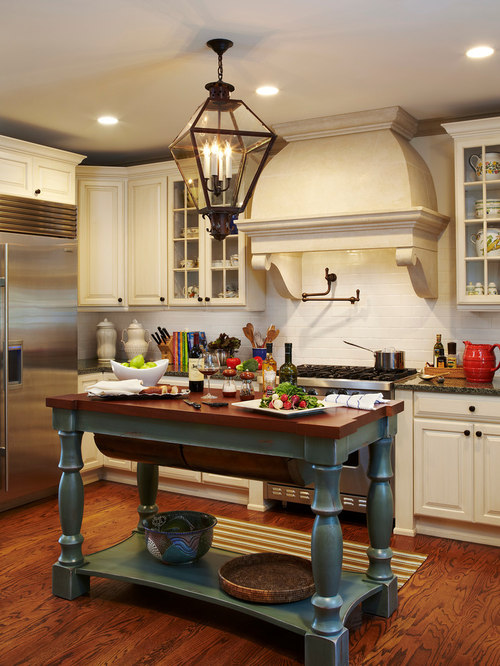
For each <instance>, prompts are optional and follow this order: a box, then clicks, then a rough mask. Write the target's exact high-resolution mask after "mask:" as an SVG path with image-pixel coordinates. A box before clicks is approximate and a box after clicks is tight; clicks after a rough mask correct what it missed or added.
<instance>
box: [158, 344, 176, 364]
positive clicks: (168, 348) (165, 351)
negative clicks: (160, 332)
mask: <svg viewBox="0 0 500 666" xmlns="http://www.w3.org/2000/svg"><path fill="white" fill-rule="evenodd" d="M158 349H159V350H160V352H161V357H162V358H168V362H169V364H171V363H173V362H174V353H173V351H172V338H170V339H169V340H168V342H162V343H161V344H159V345H158Z"/></svg>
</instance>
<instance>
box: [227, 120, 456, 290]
mask: <svg viewBox="0 0 500 666" xmlns="http://www.w3.org/2000/svg"><path fill="white" fill-rule="evenodd" d="M274 129H275V131H276V132H278V133H279V134H280V135H281V136H283V137H284V138H285V139H286V140H287V141H288V144H287V145H286V146H285V148H283V150H282V151H281V152H280V153H279V154H278V155H275V156H274V157H273V159H272V160H271V161H270V162H269V164H268V165H267V166H266V168H265V169H264V171H263V173H262V174H261V178H260V181H259V183H258V185H257V188H256V191H255V194H254V200H253V202H252V212H251V215H252V217H251V218H249V219H242V220H238V228H239V229H240V230H241V231H243V232H245V233H246V234H247V235H248V236H250V238H251V251H252V255H253V259H252V265H253V266H254V268H256V269H262V270H268V271H270V274H271V275H272V277H273V280H274V282H275V285H276V287H277V289H278V292H279V293H281V294H282V295H284V296H286V297H287V298H293V299H295V298H300V297H301V291H302V290H301V256H302V253H303V252H311V251H325V250H353V249H356V250H359V249H372V248H382V247H385V248H387V247H391V248H396V263H397V265H398V266H406V267H407V268H408V271H409V274H410V278H411V280H412V284H413V287H414V289H415V291H416V293H417V294H418V295H419V296H421V297H422V298H437V240H438V238H439V237H440V235H441V234H442V232H443V231H444V229H445V228H446V225H447V224H448V222H449V218H448V217H446V216H445V215H441V214H440V213H438V212H437V211H436V210H435V209H436V207H437V203H436V193H435V190H434V183H433V181H432V177H431V174H430V171H429V169H428V167H427V165H426V164H425V162H424V160H423V159H422V157H421V156H420V154H419V153H418V152H417V151H416V150H415V149H414V148H413V146H411V145H410V143H409V139H410V138H411V137H413V136H414V134H415V132H416V129H417V121H416V120H415V119H414V118H413V117H412V116H410V115H409V114H408V113H407V112H406V111H404V110H403V109H401V108H400V107H388V108H385V109H376V110H373V111H362V112H358V113H353V114H343V115H340V116H331V117H327V118H315V119H309V120H301V121H297V122H291V123H282V124H280V125H277V126H275V127H274ZM285 253H292V259H290V260H288V261H284V260H283V258H282V257H281V258H279V257H278V255H281V254H285ZM280 281H281V282H282V284H279V282H280ZM285 284H286V285H290V284H293V285H295V286H294V288H293V289H290V288H289V287H286V288H285V287H284V285H285ZM299 292H300V293H299Z"/></svg>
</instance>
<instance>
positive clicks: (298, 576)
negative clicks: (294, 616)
mask: <svg viewBox="0 0 500 666" xmlns="http://www.w3.org/2000/svg"><path fill="white" fill-rule="evenodd" d="M219 584H220V586H221V588H222V589H223V590H224V591H225V592H227V593H228V594H230V595H231V596H232V597H237V598H238V599H244V600H245V601H256V602H258V603H263V604H283V603H290V602H292V601H299V600H300V599H306V598H307V597H310V596H311V595H312V594H314V581H313V576H312V567H311V562H310V561H309V560H306V559H304V558H302V557H296V556H295V555H285V554H283V553H255V554H253V555H242V556H241V557H235V558H233V559H232V560H229V562H226V563H225V564H224V565H223V566H222V567H221V568H220V569H219Z"/></svg>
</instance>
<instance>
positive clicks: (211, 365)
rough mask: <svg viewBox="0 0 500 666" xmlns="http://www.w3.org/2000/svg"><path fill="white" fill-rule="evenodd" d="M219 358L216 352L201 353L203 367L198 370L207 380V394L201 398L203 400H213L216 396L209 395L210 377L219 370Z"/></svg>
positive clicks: (206, 351)
mask: <svg viewBox="0 0 500 666" xmlns="http://www.w3.org/2000/svg"><path fill="white" fill-rule="evenodd" d="M219 368H220V365H219V356H218V354H217V352H214V351H210V350H208V349H207V350H205V351H204V352H203V365H201V367H199V368H198V370H199V371H200V372H201V374H202V375H203V376H204V377H206V378H207V392H206V393H205V395H203V396H202V398H204V399H205V400H213V399H214V398H217V396H216V395H212V394H211V393H210V377H211V376H212V375H215V373H216V372H217V371H218V370H219Z"/></svg>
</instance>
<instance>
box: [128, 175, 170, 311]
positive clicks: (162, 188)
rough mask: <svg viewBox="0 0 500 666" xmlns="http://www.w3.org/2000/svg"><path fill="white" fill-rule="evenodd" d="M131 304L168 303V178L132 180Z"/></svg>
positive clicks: (129, 291)
mask: <svg viewBox="0 0 500 666" xmlns="http://www.w3.org/2000/svg"><path fill="white" fill-rule="evenodd" d="M127 207H128V231H127V240H128V275H127V282H128V304H129V305H166V302H167V176H166V173H165V172H163V173H158V174H156V175H155V176H152V177H133V178H129V180H128V206H127Z"/></svg>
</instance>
